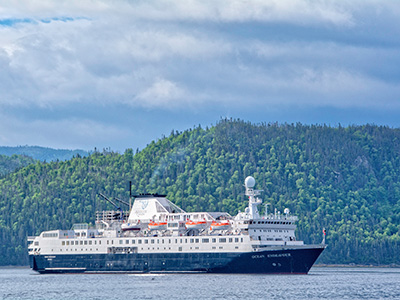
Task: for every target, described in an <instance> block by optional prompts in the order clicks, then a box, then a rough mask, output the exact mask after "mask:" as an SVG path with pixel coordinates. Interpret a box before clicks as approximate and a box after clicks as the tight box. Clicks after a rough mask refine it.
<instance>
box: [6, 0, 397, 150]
mask: <svg viewBox="0 0 400 300" xmlns="http://www.w3.org/2000/svg"><path fill="white" fill-rule="evenodd" d="M225 117H228V118H231V117H232V118H240V119H243V120H246V121H251V122H254V123H260V122H267V123H268V122H280V123H282V122H288V123H296V122H302V123H305V124H316V123H318V124H322V123H326V124H330V125H332V126H336V125H338V124H339V123H340V124H342V125H349V124H366V123H374V124H379V125H388V126H390V127H400V1H398V0H393V1H390V0H386V1H385V0H351V1H339V0H338V1H330V0H308V1H306V0H247V1H245V0H230V1H228V0H226V1H218V0H210V1H207V0H199V1H195V0H188V1H177V0H170V1H168V0H157V1H122V0H121V1H118V0H115V1H109V0H107V1H97V0H91V1H89V0H87V1H84V0H76V1H74V0H64V1H62V0H57V1H55V0H54V1H47V0H35V1H24V0H20V1H13V0H10V1H3V0H0V145H1V146H16V145H39V146H46V147H53V148H69V149H75V148H79V149H85V150H93V149H94V147H97V148H98V149H102V148H106V147H111V149H113V150H116V151H120V152H123V151H124V150H125V149H126V148H133V149H136V148H140V149H143V148H144V147H145V146H146V145H147V144H148V143H150V142H151V141H152V140H156V139H158V138H161V137H162V135H163V134H164V135H167V136H168V135H169V134H170V133H171V131H172V130H179V131H182V130H185V129H189V128H193V127H194V126H198V125H199V124H201V126H202V127H206V126H210V125H213V124H215V123H216V122H218V120H220V119H221V118H225Z"/></svg>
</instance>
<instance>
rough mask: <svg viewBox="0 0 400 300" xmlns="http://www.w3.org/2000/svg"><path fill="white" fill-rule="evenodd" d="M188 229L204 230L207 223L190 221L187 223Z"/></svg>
mask: <svg viewBox="0 0 400 300" xmlns="http://www.w3.org/2000/svg"><path fill="white" fill-rule="evenodd" d="M185 225H186V229H203V228H204V227H206V226H207V222H206V221H205V220H204V221H192V220H189V221H187V222H186V223H185Z"/></svg>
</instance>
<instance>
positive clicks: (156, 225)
mask: <svg viewBox="0 0 400 300" xmlns="http://www.w3.org/2000/svg"><path fill="white" fill-rule="evenodd" d="M149 229H150V230H165V229H167V222H153V221H150V223H149Z"/></svg>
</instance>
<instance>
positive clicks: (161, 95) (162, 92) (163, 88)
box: [134, 78, 185, 108]
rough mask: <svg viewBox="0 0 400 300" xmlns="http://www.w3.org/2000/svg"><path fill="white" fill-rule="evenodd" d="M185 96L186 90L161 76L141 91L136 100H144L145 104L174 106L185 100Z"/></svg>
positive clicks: (164, 106)
mask: <svg viewBox="0 0 400 300" xmlns="http://www.w3.org/2000/svg"><path fill="white" fill-rule="evenodd" d="M184 96H185V92H184V91H183V89H182V88H180V87H178V85H177V84H176V83H174V82H171V81H169V80H165V79H162V78H161V79H157V80H156V81H155V82H154V83H153V84H152V85H151V86H150V87H149V88H147V89H146V90H144V91H143V92H141V93H139V94H138V95H137V97H135V99H134V100H136V101H140V102H144V103H143V106H148V107H163V108H173V107H177V106H180V105H181V104H182V102H185V99H184Z"/></svg>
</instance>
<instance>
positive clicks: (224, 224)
mask: <svg viewBox="0 0 400 300" xmlns="http://www.w3.org/2000/svg"><path fill="white" fill-rule="evenodd" d="M230 227H231V224H230V223H229V221H228V220H223V221H213V222H212V223H211V227H210V230H228V229H229V228H230Z"/></svg>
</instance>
